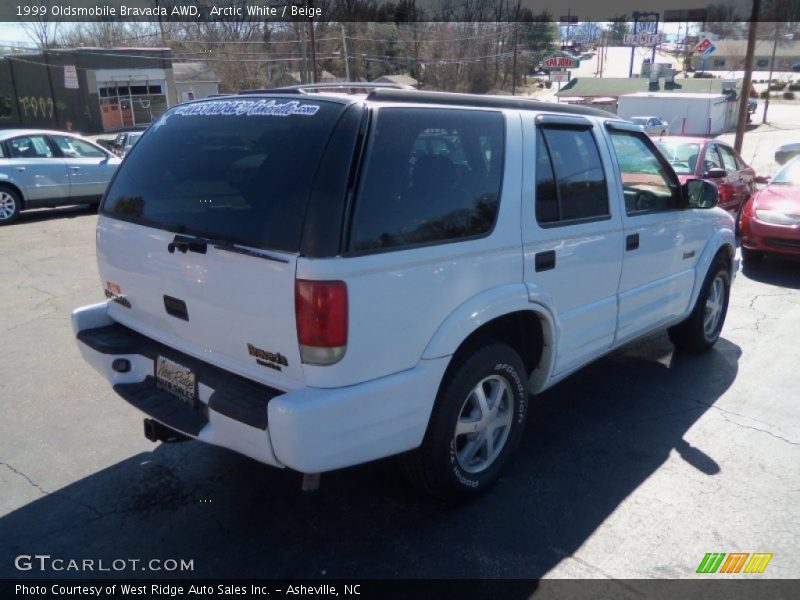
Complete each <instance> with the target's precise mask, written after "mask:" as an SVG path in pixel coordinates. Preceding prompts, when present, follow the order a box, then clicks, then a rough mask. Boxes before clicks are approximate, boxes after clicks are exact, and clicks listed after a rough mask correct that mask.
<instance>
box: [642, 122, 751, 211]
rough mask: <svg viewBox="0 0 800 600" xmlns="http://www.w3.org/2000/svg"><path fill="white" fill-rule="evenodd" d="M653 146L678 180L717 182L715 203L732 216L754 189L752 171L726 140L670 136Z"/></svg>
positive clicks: (660, 139) (682, 181)
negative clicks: (667, 162) (717, 195)
mask: <svg viewBox="0 0 800 600" xmlns="http://www.w3.org/2000/svg"><path fill="white" fill-rule="evenodd" d="M656 146H658V149H659V150H661V153H662V154H663V155H664V156H665V157H666V159H667V160H668V161H669V162H670V164H671V165H672V168H673V169H675V172H676V173H677V174H678V178H679V179H680V180H681V183H685V182H686V180H687V179H695V178H700V179H705V180H707V181H710V182H711V183H714V184H716V186H717V189H718V190H719V201H718V205H719V206H721V207H722V208H724V209H725V210H727V211H728V212H730V213H732V214H733V215H734V216H737V215H738V214H739V209H740V208H741V206H742V205H743V204H744V203H745V202H746V201H747V200H748V199H749V198H750V196H752V195H753V194H754V193H755V191H756V187H755V184H756V174H755V171H753V169H752V168H751V167H749V166H747V164H746V163H745V162H744V161H743V160H742V157H741V156H739V154H738V153H737V152H736V151H735V150H734V149H733V148H731V147H730V146H729V145H728V144H726V143H725V142H721V141H719V140H715V139H706V138H698V137H685V136H670V137H662V138H659V139H658V140H656Z"/></svg>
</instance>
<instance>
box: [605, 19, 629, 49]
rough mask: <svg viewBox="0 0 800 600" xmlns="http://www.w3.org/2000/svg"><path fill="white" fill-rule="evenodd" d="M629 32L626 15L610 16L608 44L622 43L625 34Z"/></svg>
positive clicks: (617, 44) (616, 44)
mask: <svg viewBox="0 0 800 600" xmlns="http://www.w3.org/2000/svg"><path fill="white" fill-rule="evenodd" d="M629 32H630V24H629V23H628V16H627V15H622V16H619V17H612V18H611V21H610V24H609V27H608V43H609V45H610V46H619V45H622V43H623V40H624V39H625V34H626V33H629Z"/></svg>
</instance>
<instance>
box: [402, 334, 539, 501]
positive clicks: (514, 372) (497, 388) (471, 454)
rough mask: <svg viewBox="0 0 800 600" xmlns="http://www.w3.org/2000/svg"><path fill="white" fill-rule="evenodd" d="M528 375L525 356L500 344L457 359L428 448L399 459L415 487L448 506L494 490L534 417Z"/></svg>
mask: <svg viewBox="0 0 800 600" xmlns="http://www.w3.org/2000/svg"><path fill="white" fill-rule="evenodd" d="M525 372H526V371H525V365H524V363H523V362H522V359H521V358H520V357H519V355H518V354H517V353H516V352H515V351H514V350H513V349H512V348H511V347H510V346H508V345H507V344H503V343H500V342H491V343H489V344H488V345H484V346H482V347H479V348H477V349H475V350H472V351H468V352H465V353H463V355H462V356H459V355H456V358H455V359H454V362H453V364H451V366H450V367H449V368H448V371H447V374H446V375H445V378H444V380H443V382H442V384H441V386H440V388H439V393H438V394H437V398H436V403H435V404H434V407H433V412H432V414H431V417H430V421H429V422H428V429H427V431H426V433H425V437H424V439H423V441H422V445H421V446H420V447H419V448H417V449H415V450H412V451H410V452H407V453H405V454H402V455H400V456H399V457H398V458H399V462H400V467H401V469H402V470H403V472H404V473H405V474H406V476H407V477H408V478H409V479H410V480H411V482H412V483H413V484H414V485H415V486H417V487H418V488H420V489H421V490H423V491H424V492H426V493H428V494H431V495H433V496H436V497H438V498H441V499H443V500H445V501H448V502H454V501H460V500H468V499H470V498H472V497H475V496H477V495H478V494H480V493H481V492H483V491H485V490H487V489H489V488H490V487H491V486H492V485H493V484H494V483H495V482H496V481H497V479H498V478H499V477H500V474H501V473H502V471H503V469H504V468H505V466H506V465H507V464H508V462H509V460H511V457H512V456H513V454H514V452H515V451H516V449H517V447H518V446H519V443H520V441H521V439H522V435H523V432H524V429H525V419H526V417H527V412H528V392H527V386H526V379H527V378H526V375H525ZM481 392H483V394H482V397H481ZM470 429H474V431H471V430H470Z"/></svg>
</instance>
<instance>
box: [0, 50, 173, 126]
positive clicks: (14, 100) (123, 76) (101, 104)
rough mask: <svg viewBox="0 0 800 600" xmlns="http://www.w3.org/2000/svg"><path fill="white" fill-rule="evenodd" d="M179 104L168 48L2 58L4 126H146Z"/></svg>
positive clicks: (0, 106)
mask: <svg viewBox="0 0 800 600" xmlns="http://www.w3.org/2000/svg"><path fill="white" fill-rule="evenodd" d="M177 102H178V96H177V90H176V85H175V80H174V74H173V65H172V54H171V51H170V50H169V49H168V48H74V49H65V50H47V51H44V52H41V53H38V54H19V55H8V56H5V57H3V58H2V60H0V128H6V127H42V128H54V129H65V130H72V131H77V132H80V133H84V134H91V133H100V132H104V131H116V130H120V129H128V128H131V127H142V126H146V125H148V124H150V123H151V122H152V121H153V120H154V119H156V118H157V117H158V116H159V115H160V114H161V113H162V112H164V111H165V110H166V109H167V107H169V106H172V105H174V104H176V103H177Z"/></svg>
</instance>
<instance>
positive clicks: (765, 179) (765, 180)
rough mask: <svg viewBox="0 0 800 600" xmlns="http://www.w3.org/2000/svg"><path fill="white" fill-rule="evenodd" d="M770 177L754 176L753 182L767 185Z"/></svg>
mask: <svg viewBox="0 0 800 600" xmlns="http://www.w3.org/2000/svg"><path fill="white" fill-rule="evenodd" d="M770 179H771V177H770V176H769V175H756V176H755V178H754V179H753V181H755V182H756V183H769V180H770Z"/></svg>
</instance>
